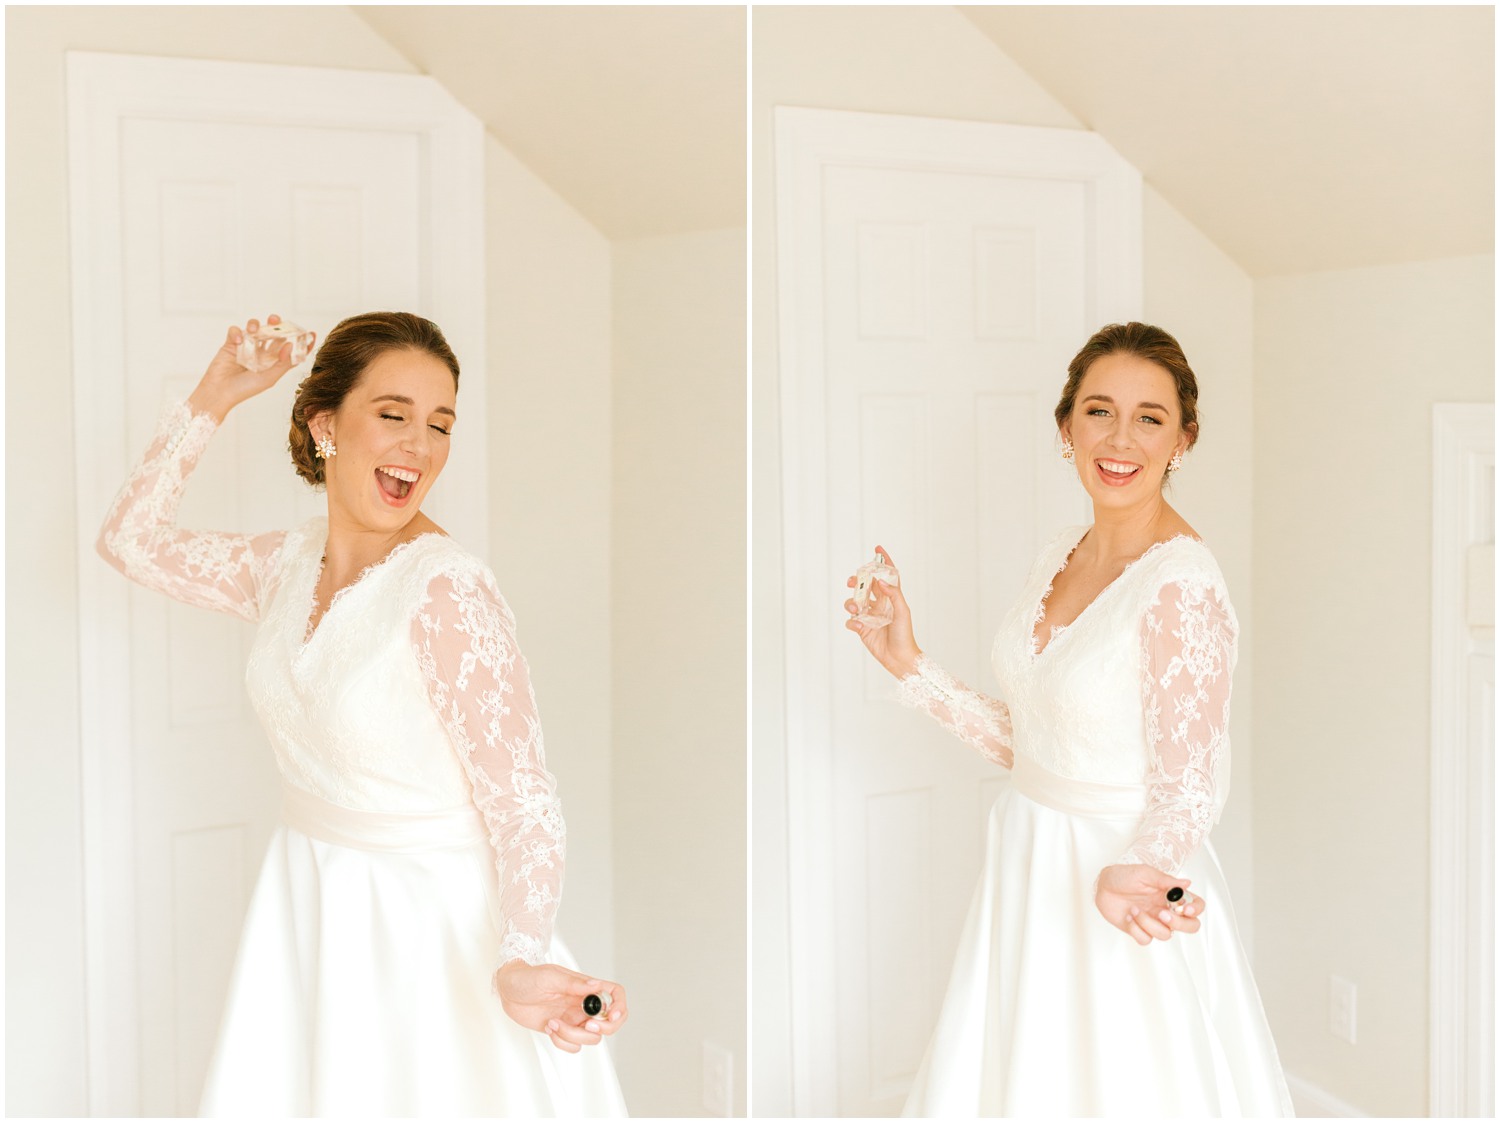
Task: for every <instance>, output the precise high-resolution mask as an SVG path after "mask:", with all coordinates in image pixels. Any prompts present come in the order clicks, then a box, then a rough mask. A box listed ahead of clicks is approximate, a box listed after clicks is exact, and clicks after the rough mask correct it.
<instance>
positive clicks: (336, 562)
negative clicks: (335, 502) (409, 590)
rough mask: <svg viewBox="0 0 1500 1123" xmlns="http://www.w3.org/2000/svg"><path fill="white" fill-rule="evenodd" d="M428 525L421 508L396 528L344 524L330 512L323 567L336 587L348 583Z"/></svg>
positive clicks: (428, 522)
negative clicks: (383, 528)
mask: <svg viewBox="0 0 1500 1123" xmlns="http://www.w3.org/2000/svg"><path fill="white" fill-rule="evenodd" d="M430 526H431V520H430V519H428V518H427V516H426V515H424V514H422V513H421V512H420V511H419V512H417V514H416V515H415V516H414V517H413V518H412V520H411V521H410V522H409V523H407V524H406V525H405V526H403V527H401V528H399V529H398V530H395V531H388V530H373V529H371V528H369V527H365V526H359V525H354V524H349V523H345V522H343V521H342V520H339V519H337V518H335V517H334V516H333V515H332V514H331V513H330V515H329V519H328V541H327V542H326V543H325V544H324V546H323V559H324V560H323V570H324V572H325V573H326V574H327V575H328V577H329V579H330V580H331V581H332V583H333V584H334V585H335V586H342V585H345V584H348V582H350V581H352V580H353V579H354V578H355V577H357V576H358V575H359V574H360V573H361V572H363V571H364V570H366V569H368V568H369V567H370V566H372V565H375V564H376V563H378V562H380V561H381V560H382V559H384V558H385V556H386V555H387V554H389V553H390V552H391V551H392V550H394V549H395V548H396V547H397V546H399V545H401V543H403V542H409V541H410V540H411V539H413V538H415V537H417V535H419V534H422V533H424V532H425V531H426V530H427V529H428V528H429V527H430Z"/></svg>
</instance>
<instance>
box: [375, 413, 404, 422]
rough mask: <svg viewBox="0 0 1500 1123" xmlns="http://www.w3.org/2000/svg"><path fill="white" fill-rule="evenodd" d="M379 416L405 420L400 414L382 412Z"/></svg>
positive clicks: (388, 419) (390, 419)
mask: <svg viewBox="0 0 1500 1123" xmlns="http://www.w3.org/2000/svg"><path fill="white" fill-rule="evenodd" d="M380 416H381V417H383V418H385V419H386V420H387V421H405V420H406V418H404V417H400V416H398V415H396V414H394V413H382V414H381V415H380Z"/></svg>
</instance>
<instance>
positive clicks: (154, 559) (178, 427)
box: [96, 404, 286, 621]
mask: <svg viewBox="0 0 1500 1123" xmlns="http://www.w3.org/2000/svg"><path fill="white" fill-rule="evenodd" d="M217 428H218V423H217V422H216V421H214V419H213V418H212V417H210V416H209V415H208V414H204V413H193V412H192V411H191V410H189V409H188V407H187V406H186V405H184V404H177V405H174V406H172V407H171V408H169V409H168V410H167V412H166V413H165V414H163V416H162V420H161V425H160V426H159V428H158V429H157V432H156V436H155V438H154V439H153V440H152V442H151V445H150V447H148V448H147V449H146V455H145V456H144V457H143V458H142V459H141V462H140V463H139V464H137V465H136V466H135V469H134V470H133V471H132V472H131V473H130V476H129V477H128V478H127V479H126V481H125V486H124V487H122V488H121V489H120V493H119V494H118V495H117V496H115V501H114V502H113V503H112V504H111V505H110V508H109V513H108V514H107V515H106V516H105V518H104V526H103V527H102V528H101V529H100V531H99V540H98V542H97V544H96V545H97V548H98V550H99V553H100V555H101V556H102V557H103V558H104V560H105V561H107V562H109V564H110V565H112V566H114V567H115V568H116V569H117V570H119V571H120V572H121V573H123V574H124V575H125V576H126V577H128V578H130V579H131V580H132V581H135V582H137V583H139V584H141V585H144V586H146V587H147V588H148V589H155V590H157V591H158V592H162V593H166V594H167V595H168V596H169V597H172V598H173V599H175V600H179V601H182V602H184V603H185V604H192V605H197V606H199V607H201V608H211V609H214V610H216V611H219V612H228V613H230V614H232V615H234V616H238V617H241V618H242V619H245V620H252V621H253V620H257V619H259V618H260V607H261V603H262V599H263V593H264V591H265V588H266V582H267V579H268V577H269V575H270V573H271V572H272V571H273V570H274V569H275V565H276V558H277V555H278V553H279V552H280V549H281V545H282V542H283V541H284V539H285V537H286V535H285V533H284V532H282V531H275V532H273V533H270V534H261V535H256V536H254V537H251V536H248V535H242V534H221V533H217V532H214V531H189V530H179V529H178V528H177V525H176V520H177V508H178V505H179V504H180V503H181V502H182V492H183V488H184V486H185V484H186V482H187V478H188V476H189V475H191V474H192V471H193V469H194V468H195V467H196V466H197V464H198V458H199V457H201V456H202V455H203V450H204V449H205V448H206V447H207V446H208V442H209V440H210V438H212V437H213V435H214V432H215V430H216V429H217Z"/></svg>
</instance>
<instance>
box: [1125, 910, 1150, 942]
mask: <svg viewBox="0 0 1500 1123" xmlns="http://www.w3.org/2000/svg"><path fill="white" fill-rule="evenodd" d="M1124 928H1125V934H1126V935H1127V936H1129V937H1130V938H1131V939H1132V940H1134V941H1135V942H1136V943H1138V944H1140V945H1141V947H1145V946H1146V945H1147V944H1149V943H1150V942H1151V937H1150V936H1148V935H1146V933H1145V931H1144V930H1143V929H1142V928H1141V926H1140V924H1138V923H1137V922H1136V918H1135V917H1133V916H1131V917H1127V918H1126V919H1125V925H1124Z"/></svg>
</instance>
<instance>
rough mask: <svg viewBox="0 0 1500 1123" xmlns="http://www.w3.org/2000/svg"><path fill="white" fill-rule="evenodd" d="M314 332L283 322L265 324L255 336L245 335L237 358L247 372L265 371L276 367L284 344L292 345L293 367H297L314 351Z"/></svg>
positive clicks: (236, 354) (236, 355)
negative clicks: (279, 352) (278, 355)
mask: <svg viewBox="0 0 1500 1123" xmlns="http://www.w3.org/2000/svg"><path fill="white" fill-rule="evenodd" d="M313 335H314V333H313V332H310V331H308V330H307V329H306V328H304V327H299V326H298V325H296V324H294V323H291V322H289V321H287V320H282V321H281V322H280V323H279V324H263V325H261V329H260V331H258V332H256V333H255V334H254V335H251V334H249V333H248V332H247V333H246V334H245V337H244V338H243V339H241V340H240V348H239V350H238V351H237V352H236V353H235V358H236V360H238V362H239V364H240V366H242V367H244V368H245V369H246V370H265V369H266V368H267V367H270V366H275V365H276V353H277V352H278V351H280V350H281V348H282V346H283V345H284V344H287V343H290V344H291V345H292V365H293V366H296V365H297V364H298V363H300V362H301V361H302V360H303V359H305V358H307V353H308V351H310V350H311V349H312V343H313Z"/></svg>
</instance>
